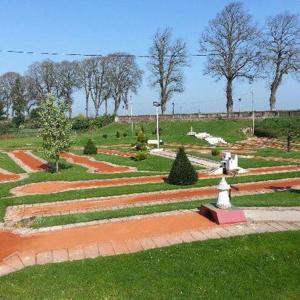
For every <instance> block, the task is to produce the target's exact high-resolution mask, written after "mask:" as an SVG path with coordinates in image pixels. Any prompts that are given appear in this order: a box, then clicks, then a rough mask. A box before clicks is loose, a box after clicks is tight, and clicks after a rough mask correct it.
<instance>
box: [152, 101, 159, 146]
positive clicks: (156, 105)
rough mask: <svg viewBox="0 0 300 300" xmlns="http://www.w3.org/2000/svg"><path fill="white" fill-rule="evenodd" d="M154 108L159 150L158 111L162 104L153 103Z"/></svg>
mask: <svg viewBox="0 0 300 300" xmlns="http://www.w3.org/2000/svg"><path fill="white" fill-rule="evenodd" d="M153 106H154V107H156V136H157V149H159V124H158V109H159V107H160V106H161V104H160V103H159V102H157V101H154V102H153Z"/></svg>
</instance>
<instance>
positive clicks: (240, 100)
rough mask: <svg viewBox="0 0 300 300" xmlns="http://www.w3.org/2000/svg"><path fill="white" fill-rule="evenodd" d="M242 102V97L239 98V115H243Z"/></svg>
mask: <svg viewBox="0 0 300 300" xmlns="http://www.w3.org/2000/svg"><path fill="white" fill-rule="evenodd" d="M241 102H242V99H241V98H239V116H240V115H241Z"/></svg>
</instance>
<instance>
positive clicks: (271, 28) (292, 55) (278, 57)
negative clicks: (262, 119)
mask: <svg viewBox="0 0 300 300" xmlns="http://www.w3.org/2000/svg"><path fill="white" fill-rule="evenodd" d="M262 49H264V50H263V54H264V66H265V73H266V75H267V77H269V78H270V98H269V102H270V110H274V109H275V105H276V93H277V90H278V88H279V86H280V84H281V83H282V78H283V76H284V75H287V74H288V73H296V72H299V70H300V25H299V20H298V16H297V15H293V14H289V13H287V12H286V13H283V14H279V15H276V16H273V17H270V18H268V19H267V21H266V30H265V32H264V37H263V45H262Z"/></svg>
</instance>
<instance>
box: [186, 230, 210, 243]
mask: <svg viewBox="0 0 300 300" xmlns="http://www.w3.org/2000/svg"><path fill="white" fill-rule="evenodd" d="M190 234H191V235H192V236H193V237H194V238H195V240H197V241H204V240H207V236H206V235H205V234H204V233H203V232H202V231H201V230H192V231H190Z"/></svg>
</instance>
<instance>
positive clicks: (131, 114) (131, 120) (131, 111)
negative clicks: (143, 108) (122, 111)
mask: <svg viewBox="0 0 300 300" xmlns="http://www.w3.org/2000/svg"><path fill="white" fill-rule="evenodd" d="M132 116H133V108H132V94H130V122H131V135H132V136H133V118H132Z"/></svg>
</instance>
